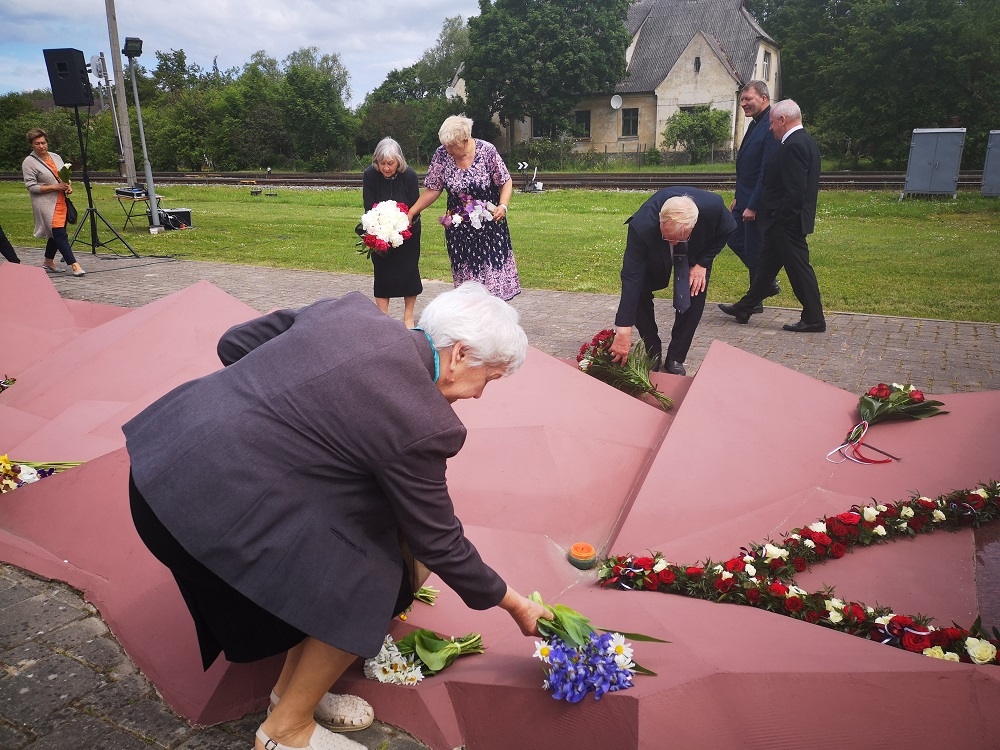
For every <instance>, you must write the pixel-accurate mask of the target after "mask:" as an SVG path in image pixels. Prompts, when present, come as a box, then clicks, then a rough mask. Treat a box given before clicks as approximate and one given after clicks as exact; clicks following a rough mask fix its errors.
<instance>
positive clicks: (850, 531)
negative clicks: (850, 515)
mask: <svg viewBox="0 0 1000 750" xmlns="http://www.w3.org/2000/svg"><path fill="white" fill-rule="evenodd" d="M858 533H859V532H858V527H857V526H848V527H847V538H848V539H857V538H858Z"/></svg>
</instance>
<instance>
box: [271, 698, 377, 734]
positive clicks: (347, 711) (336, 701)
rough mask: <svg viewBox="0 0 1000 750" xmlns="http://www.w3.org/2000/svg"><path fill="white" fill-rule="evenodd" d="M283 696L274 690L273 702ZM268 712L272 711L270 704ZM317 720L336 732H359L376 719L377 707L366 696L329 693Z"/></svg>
mask: <svg viewBox="0 0 1000 750" xmlns="http://www.w3.org/2000/svg"><path fill="white" fill-rule="evenodd" d="M280 700H281V698H279V697H278V696H277V694H276V693H275V692H274V691H273V690H272V691H271V704H272V705H274V706H277V705H278V701H280ZM267 713H268V714H270V713H271V707H270V706H268V709H267ZM313 715H314V716H315V718H316V721H319V722H322V723H323V724H324V725H325V726H327V727H328V728H330V729H332V730H333V731H334V732H359V731H361V730H362V729H367V728H368V727H370V726H371V725H372V722H373V721H375V709H373V708H372V707H371V704H370V703H368V701H366V700H365V699H364V698H359V697H358V696H356V695H337V694H335V693H327V694H326V695H324V696H323V697H322V699H320V702H319V705H318V706H316V713H315V714H313Z"/></svg>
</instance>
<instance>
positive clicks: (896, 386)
mask: <svg viewBox="0 0 1000 750" xmlns="http://www.w3.org/2000/svg"><path fill="white" fill-rule="evenodd" d="M892 387H893V388H895V389H896V390H897V391H905V390H907V389H906V387H905V386H902V385H900V384H899V383H893V384H892Z"/></svg>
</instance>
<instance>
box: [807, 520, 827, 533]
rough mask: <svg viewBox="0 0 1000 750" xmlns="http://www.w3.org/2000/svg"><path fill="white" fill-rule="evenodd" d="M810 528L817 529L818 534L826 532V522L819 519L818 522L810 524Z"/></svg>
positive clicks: (811, 529)
mask: <svg viewBox="0 0 1000 750" xmlns="http://www.w3.org/2000/svg"><path fill="white" fill-rule="evenodd" d="M809 530H810V531H815V532H816V533H817V534H825V533H826V524H825V523H824V522H823V521H817V522H816V523H811V524H809Z"/></svg>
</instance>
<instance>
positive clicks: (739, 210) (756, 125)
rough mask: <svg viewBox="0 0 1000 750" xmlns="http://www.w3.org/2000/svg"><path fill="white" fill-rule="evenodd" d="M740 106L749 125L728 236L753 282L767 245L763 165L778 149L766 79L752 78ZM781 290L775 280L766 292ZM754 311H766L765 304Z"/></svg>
mask: <svg viewBox="0 0 1000 750" xmlns="http://www.w3.org/2000/svg"><path fill="white" fill-rule="evenodd" d="M740 107H742V108H743V114H744V115H745V116H746V118H747V119H748V120H750V125H749V127H748V128H747V131H746V133H745V134H744V135H743V141H742V142H741V143H740V150H739V151H738V152H737V154H736V197H735V198H734V199H733V202H732V203H731V204H730V206H729V210H730V211H732V212H733V218H734V219H736V230H735V231H734V232H733V233H732V235H730V237H729V247H731V248H732V250H733V252H734V253H736V257H738V258H739V259H740V260H741V261H743V265H745V266H746V267H747V271H748V272H749V274H750V283H751V284H752V283H753V279H754V274H755V271H756V270H757V262H758V261H759V260H760V253H761V250H762V249H763V245H764V237H763V234H762V233H761V231H760V225H759V222H758V221H756V219H757V211H758V210H759V209H760V196H761V193H762V192H763V190H764V167H765V166H766V165H767V163H768V162H769V161H770V160H771V157H772V156H774V152H775V151H777V150H778V141H777V140H775V139H774V138H773V137H772V136H771V120H770V117H771V95H770V93H769V92H768V89H767V84H766V83H764V82H763V81H750V83H748V84H747V85H746V86H744V87H743V90H742V92H741V93H740ZM780 292H781V287H779V286H778V282H777V281H775V282H774V283H773V284H771V288H770V290H769V292H768V294H767V296H768V297H773V296H774V295H776V294H779V293H780ZM754 312H764V307H763V305H762V304H760V305H757V307H756V308H754Z"/></svg>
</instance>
